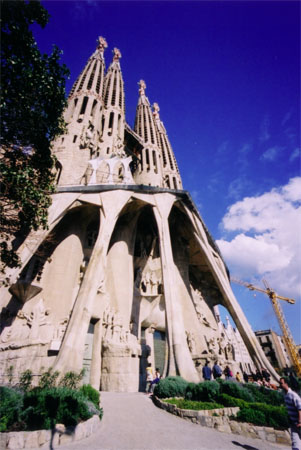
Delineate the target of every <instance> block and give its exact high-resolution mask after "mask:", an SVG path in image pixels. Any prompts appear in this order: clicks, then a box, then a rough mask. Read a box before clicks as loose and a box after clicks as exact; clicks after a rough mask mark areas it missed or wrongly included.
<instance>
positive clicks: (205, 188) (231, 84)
mask: <svg viewBox="0 0 301 450" xmlns="http://www.w3.org/2000/svg"><path fill="white" fill-rule="evenodd" d="M42 4H43V5H44V6H45V7H46V9H47V10H48V11H49V13H50V15H51V19H50V22H49V24H48V25H47V26H46V28H45V29H44V30H40V29H35V35H36V38H37V42H38V44H39V46H40V48H41V50H42V51H46V52H49V51H50V50H51V45H52V44H54V43H55V44H56V45H57V46H58V47H59V48H61V49H62V50H63V56H62V61H63V62H65V64H66V65H67V66H68V67H69V69H70V71H71V76H70V80H68V83H67V91H69V90H70V88H71V86H72V84H73V82H74V81H75V79H76V77H77V76H78V75H79V73H80V71H81V70H82V68H83V66H84V65H85V64H86V61H87V59H88V58H89V56H90V55H91V53H92V52H93V51H94V49H95V45H96V39H97V37H98V36H104V37H105V38H106V39H107V42H108V45H109V47H108V49H107V50H106V52H105V59H106V64H107V66H108V65H109V64H110V62H111V60H112V50H113V48H114V47H117V48H119V49H120V50H121V53H122V59H121V67H122V73H123V78H124V82H125V97H126V118H127V122H128V123H129V125H131V126H133V123H134V117H135V109H136V105H137V99H138V85H137V83H138V81H139V80H140V79H144V80H145V82H146V85H147V90H146V94H147V95H148V97H149V100H150V102H151V103H153V102H157V103H158V104H159V106H160V116H161V119H162V120H163V122H164V124H165V127H166V129H167V132H168V135H169V138H170V141H171V144H172V146H173V150H174V152H175V155H176V158H177V161H178V165H179V169H180V172H181V175H182V179H183V185H184V189H186V190H188V191H190V193H191V195H192V197H193V198H194V201H195V203H196V204H197V206H198V208H199V211H200V214H201V215H202V217H203V219H204V221H205V223H206V225H207V227H208V228H209V230H210V232H211V234H212V235H213V237H214V238H215V239H216V241H217V243H218V245H219V246H220V248H221V250H222V253H223V255H224V259H225V261H226V263H227V264H228V267H229V269H230V271H231V273H232V274H233V275H234V276H236V277H238V278H240V279H243V280H246V281H250V282H253V283H254V284H256V285H259V286H262V284H261V279H262V278H263V277H265V278H266V279H267V280H268V282H269V283H270V286H271V287H272V288H274V289H275V290H276V291H277V292H278V293H279V294H280V295H283V296H287V297H293V298H295V299H296V301H297V302H296V305H294V306H293V305H288V304H286V303H284V302H282V304H281V305H282V307H283V309H284V313H285V316H286V318H287V322H288V324H289V326H290V328H291V330H292V333H293V336H294V338H295V341H296V343H301V336H300V314H301V310H300V303H301V298H300V286H301V280H300V279H301V277H300V275H301V273H300V271H301V269H300V267H301V242H300V241H301V238H300V231H299V230H300V229H301V172H300V115H299V106H300V69H299V67H300V57H299V54H300V44H299V42H300V10H299V9H300V4H299V3H298V2H294V1H286V2H281V1H276V2H273V1H259V2H256V1H250V2H248V1H243V2H240V1H234V2H230V1H221V2H218V1H210V2H203V1H192V2H189V1H176V2H173V1H163V2H160V1H133V2H128V1H122V2H117V1H105V2H103V1H92V0H87V1H78V2H77V1H44V2H42ZM233 289H234V292H235V294H236V296H237V298H238V300H239V302H240V304H241V306H242V308H243V310H244V312H245V314H246V316H247V318H248V320H249V322H250V323H251V326H252V328H253V329H254V330H258V329H268V328H272V329H274V330H275V331H276V332H279V327H278V324H277V321H276V319H275V316H274V314H273V311H272V307H271V305H270V303H269V300H268V298H267V296H264V295H261V294H258V295H257V296H256V297H255V298H254V295H253V293H252V292H250V291H248V290H247V289H245V288H244V287H240V286H236V285H233Z"/></svg>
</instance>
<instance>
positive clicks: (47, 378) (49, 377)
mask: <svg viewBox="0 0 301 450" xmlns="http://www.w3.org/2000/svg"><path fill="white" fill-rule="evenodd" d="M59 374H60V373H59V372H58V371H57V370H56V371H55V372H52V368H51V367H50V368H49V369H48V370H46V372H43V373H42V375H41V377H40V379H39V388H41V389H45V388H50V387H54V386H55V385H56V381H57V379H58V376H59Z"/></svg>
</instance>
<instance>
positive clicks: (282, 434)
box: [153, 396, 291, 446]
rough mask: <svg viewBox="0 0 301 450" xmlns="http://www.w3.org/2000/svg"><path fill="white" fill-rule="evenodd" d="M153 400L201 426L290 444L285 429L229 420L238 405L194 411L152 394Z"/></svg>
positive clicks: (166, 409)
mask: <svg viewBox="0 0 301 450" xmlns="http://www.w3.org/2000/svg"><path fill="white" fill-rule="evenodd" d="M167 400H168V399H167ZM153 402H154V404H155V405H156V406H158V407H159V408H161V409H164V410H165V411H167V412H169V413H171V414H174V415H176V416H179V417H182V418H183V419H185V420H190V421H191V422H192V423H196V424H199V425H201V426H203V427H208V428H214V429H215V430H217V431H220V432H221V433H233V434H238V435H241V436H245V437H249V438H253V439H261V440H265V441H268V442H273V443H275V444H284V445H288V446H290V445H291V438H290V434H289V432H288V431H287V430H275V429H274V428H272V427H259V426H256V425H252V424H250V423H245V422H236V421H235V420H231V419H230V417H229V416H236V415H237V413H238V411H239V410H240V408H239V407H231V408H219V409H210V410H199V411H196V410H191V409H180V408H177V406H176V405H172V404H171V403H165V402H163V401H161V400H160V399H159V398H158V397H155V396H153Z"/></svg>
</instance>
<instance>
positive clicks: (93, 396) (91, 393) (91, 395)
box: [79, 384, 100, 408]
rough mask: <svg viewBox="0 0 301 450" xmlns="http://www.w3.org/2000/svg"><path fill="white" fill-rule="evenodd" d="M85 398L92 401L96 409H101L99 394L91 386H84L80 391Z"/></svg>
mask: <svg viewBox="0 0 301 450" xmlns="http://www.w3.org/2000/svg"><path fill="white" fill-rule="evenodd" d="M79 391H80V392H81V393H82V394H83V396H84V397H86V398H87V399H88V400H90V401H91V402H92V403H93V404H94V405H95V406H96V408H99V397H100V395H99V392H98V391H97V390H96V389H94V388H93V387H92V386H91V385H90V384H84V385H83V386H82V387H81V388H80V390H79Z"/></svg>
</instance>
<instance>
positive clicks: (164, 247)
mask: <svg viewBox="0 0 301 450" xmlns="http://www.w3.org/2000/svg"><path fill="white" fill-rule="evenodd" d="M173 202H174V197H173V196H171V195H170V194H167V195H166V196H165V195H164V196H163V195H162V194H160V196H156V203H157V208H155V209H154V214H155V218H156V221H157V226H158V232H159V238H160V256H161V263H162V275H163V284H164V297H165V308H166V330H167V338H168V347H169V360H168V371H167V375H180V376H182V377H183V378H185V380H187V381H191V382H195V383H197V382H199V381H200V380H199V376H198V373H197V371H196V368H195V366H194V363H193V361H192V358H191V355H190V352H189V349H188V345H187V340H186V334H185V328H184V323H183V313H182V308H181V303H180V298H179V296H178V290H177V286H176V277H175V275H174V274H175V270H177V268H176V266H175V264H174V261H173V254H172V247H171V240H170V233H169V224H168V216H169V213H170V210H171V207H172V205H173Z"/></svg>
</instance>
